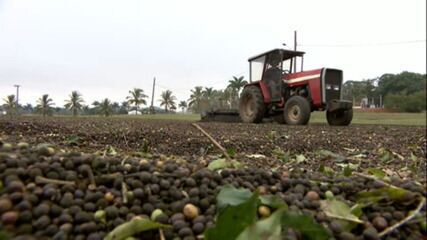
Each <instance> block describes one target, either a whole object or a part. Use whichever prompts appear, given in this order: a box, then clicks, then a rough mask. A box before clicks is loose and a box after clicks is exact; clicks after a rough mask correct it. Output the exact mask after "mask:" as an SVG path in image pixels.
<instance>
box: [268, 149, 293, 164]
mask: <svg viewBox="0 0 427 240" xmlns="http://www.w3.org/2000/svg"><path fill="white" fill-rule="evenodd" d="M272 153H273V155H274V156H276V157H277V159H279V160H281V161H282V162H288V161H289V160H290V153H289V151H287V152H285V151H283V150H282V149H280V148H279V147H276V148H275V149H273V151H272Z"/></svg>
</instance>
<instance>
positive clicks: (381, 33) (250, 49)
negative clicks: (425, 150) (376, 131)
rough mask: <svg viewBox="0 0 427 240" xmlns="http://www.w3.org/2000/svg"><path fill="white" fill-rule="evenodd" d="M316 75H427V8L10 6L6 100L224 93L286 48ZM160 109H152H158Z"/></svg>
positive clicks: (2, 53)
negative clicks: (252, 63) (140, 92)
mask: <svg viewBox="0 0 427 240" xmlns="http://www.w3.org/2000/svg"><path fill="white" fill-rule="evenodd" d="M294 30H298V38H299V43H300V44H301V46H299V50H302V51H306V52H307V54H306V56H305V59H304V61H305V69H307V70H308V69H314V68H320V67H335V68H340V69H342V70H344V77H345V80H360V79H364V78H374V77H377V76H380V75H381V74H383V73H399V72H401V71H404V70H408V71H414V72H420V73H425V71H426V42H425V39H426V1H425V0H375V1H373V0H345V1H344V0H323V1H318V0H311V1H308V0H295V1H289V0H278V1H268V0H266V1H259V0H257V1H249V0H237V1H236V0H234V1H232V0H206V1H203V0H179V1H166V0H155V1H143V0H129V1H126V0H120V1H119V0H117V1H107V0H100V1H94V0H93V1H92V0H72V1H71V0H67V1H65V0H64V1H63V0H37V1H35V0H0V98H1V100H2V99H3V98H5V97H6V95H9V94H13V93H15V88H14V87H13V85H14V84H20V85H22V88H21V92H20V95H21V96H20V103H33V104H34V103H35V101H36V99H37V98H39V97H40V96H41V95H42V94H45V93H48V94H49V95H51V97H52V98H53V100H54V102H55V103H56V105H57V106H62V105H63V104H64V100H65V99H66V98H67V96H68V95H69V94H70V92H71V91H72V90H78V91H79V92H81V93H82V94H83V97H84V99H85V100H86V102H87V103H92V102H93V101H94V100H101V99H103V98H106V97H108V98H110V99H112V100H113V101H123V100H124V99H125V98H126V96H127V95H128V91H129V90H130V89H131V88H133V87H140V88H142V89H144V91H145V92H146V93H147V94H148V95H151V86H152V79H153V77H154V76H156V77H157V82H158V88H157V89H156V91H157V92H156V95H157V96H156V98H155V104H156V105H158V104H159V102H158V98H159V97H158V96H159V94H160V92H161V91H163V90H165V89H170V90H172V91H173V92H174V93H175V95H176V96H177V98H178V100H187V99H188V97H189V95H190V89H191V88H193V87H194V86H197V85H201V86H208V87H214V88H224V87H225V86H226V85H227V81H228V80H229V79H230V78H231V76H233V75H237V76H240V75H244V76H246V77H247V76H248V63H247V59H248V58H249V57H250V56H253V55H256V54H258V53H261V52H264V51H266V50H269V49H272V48H277V47H281V44H282V43H287V44H288V45H289V46H290V47H293V46H292V45H293V31H294ZM150 101H151V100H148V102H150Z"/></svg>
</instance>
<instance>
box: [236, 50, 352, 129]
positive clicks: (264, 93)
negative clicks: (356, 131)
mask: <svg viewBox="0 0 427 240" xmlns="http://www.w3.org/2000/svg"><path fill="white" fill-rule="evenodd" d="M303 56H304V52H300V51H291V50H285V49H274V50H271V51H268V52H266V53H262V54H259V55H257V56H255V57H252V58H250V59H249V74H250V75H249V80H250V83H249V84H247V85H246V86H245V87H244V89H243V91H242V94H241V96H240V103H239V115H240V118H241V120H242V121H243V122H247V123H259V122H261V121H262V120H263V118H265V117H273V118H274V119H275V120H276V121H278V122H280V123H286V124H289V125H305V124H307V123H308V122H309V120H310V115H311V112H312V111H323V110H326V118H327V120H328V123H329V125H337V126H346V125H349V124H350V122H351V120H352V118H353V104H352V102H350V101H345V100H342V98H341V96H342V89H341V88H342V83H343V72H342V71H341V70H338V69H331V68H321V69H316V70H310V71H302V63H303V60H304V59H303ZM297 59H300V60H301V72H297V71H296V65H295V64H296V62H297ZM292 69H293V70H292Z"/></svg>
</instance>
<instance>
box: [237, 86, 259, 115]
mask: <svg viewBox="0 0 427 240" xmlns="http://www.w3.org/2000/svg"><path fill="white" fill-rule="evenodd" d="M239 114H240V118H241V119H242V121H243V122H245V123H260V122H261V121H262V119H263V118H264V114H265V104H264V97H263V96H262V93H261V89H260V88H259V87H256V86H248V87H245V88H244V89H243V91H242V94H241V95H240V102H239Z"/></svg>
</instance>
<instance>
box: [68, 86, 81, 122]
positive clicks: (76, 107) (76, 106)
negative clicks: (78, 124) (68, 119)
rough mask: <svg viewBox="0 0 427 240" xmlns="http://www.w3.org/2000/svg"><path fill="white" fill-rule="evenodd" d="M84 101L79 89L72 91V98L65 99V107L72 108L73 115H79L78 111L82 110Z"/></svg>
mask: <svg viewBox="0 0 427 240" xmlns="http://www.w3.org/2000/svg"><path fill="white" fill-rule="evenodd" d="M83 102H84V101H83V98H82V95H81V94H80V93H78V92H77V91H72V92H71V94H70V99H69V100H65V105H64V107H65V108H68V109H69V110H71V111H72V112H73V116H77V113H78V111H80V110H82V107H83Z"/></svg>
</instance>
